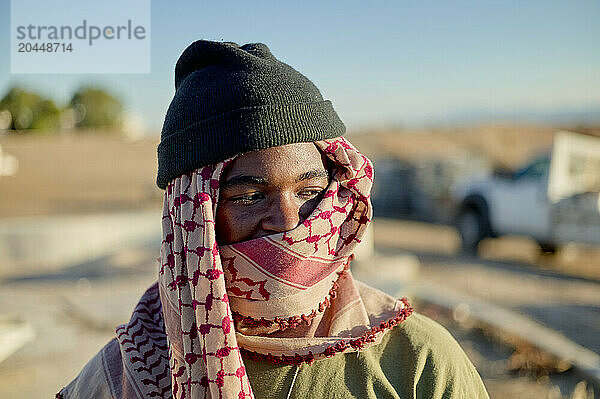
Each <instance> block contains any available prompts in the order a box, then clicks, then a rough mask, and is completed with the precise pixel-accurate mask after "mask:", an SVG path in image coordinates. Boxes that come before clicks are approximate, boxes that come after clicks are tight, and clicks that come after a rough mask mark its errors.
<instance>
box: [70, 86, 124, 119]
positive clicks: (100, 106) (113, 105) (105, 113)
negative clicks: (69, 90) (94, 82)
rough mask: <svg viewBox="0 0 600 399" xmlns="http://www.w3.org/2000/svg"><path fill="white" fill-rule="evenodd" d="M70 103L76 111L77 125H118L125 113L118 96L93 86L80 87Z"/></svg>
mask: <svg viewBox="0 0 600 399" xmlns="http://www.w3.org/2000/svg"><path fill="white" fill-rule="evenodd" d="M69 105H70V107H71V108H72V109H73V110H74V111H75V115H76V123H75V126H76V127H117V126H118V125H119V124H120V122H121V116H122V114H123V104H121V102H120V101H119V100H118V99H117V98H116V97H114V96H113V95H111V94H109V93H108V92H106V91H105V90H103V89H100V88H97V87H93V86H84V87H81V88H79V90H77V91H76V92H75V94H74V95H73V97H72V98H71V101H70V102H69Z"/></svg>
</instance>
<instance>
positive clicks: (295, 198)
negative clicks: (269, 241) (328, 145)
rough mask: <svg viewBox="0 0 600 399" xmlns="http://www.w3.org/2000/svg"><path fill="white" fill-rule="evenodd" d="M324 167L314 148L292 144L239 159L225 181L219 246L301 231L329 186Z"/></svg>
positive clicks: (219, 213)
mask: <svg viewBox="0 0 600 399" xmlns="http://www.w3.org/2000/svg"><path fill="white" fill-rule="evenodd" d="M326 165H327V163H326V159H325V157H324V156H323V155H322V154H321V153H320V152H319V150H318V149H317V147H316V146H315V145H314V144H313V143H295V144H288V145H284V146H280V147H273V148H268V149H266V150H260V151H254V152H250V153H247V154H243V155H240V156H238V157H237V158H235V159H234V160H233V162H231V163H230V164H229V165H228V166H227V168H226V169H225V171H224V174H223V177H222V179H221V186H220V195H219V203H218V205H217V216H216V225H215V228H216V233H217V242H218V243H219V244H221V245H226V244H233V243H236V242H241V241H247V240H250V239H253V238H258V237H263V236H267V235H270V234H275V233H280V232H284V231H288V230H292V229H293V228H295V227H296V226H298V225H299V224H300V223H302V222H303V221H304V220H305V219H306V218H307V217H308V215H310V214H311V212H312V211H313V210H314V209H315V207H316V206H317V204H318V203H319V201H320V200H321V198H322V195H323V193H324V191H325V189H326V188H327V186H328V185H329V173H328V170H327V167H326Z"/></svg>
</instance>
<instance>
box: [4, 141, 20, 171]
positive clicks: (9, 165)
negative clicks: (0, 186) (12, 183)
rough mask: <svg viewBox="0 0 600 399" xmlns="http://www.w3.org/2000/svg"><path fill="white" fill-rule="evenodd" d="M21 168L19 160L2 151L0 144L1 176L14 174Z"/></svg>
mask: <svg viewBox="0 0 600 399" xmlns="http://www.w3.org/2000/svg"><path fill="white" fill-rule="evenodd" d="M18 169H19V161H17V158H15V157H13V156H12V155H8V154H6V153H4V152H3V151H2V146H0V176H13V175H14V174H15V173H17V170H18Z"/></svg>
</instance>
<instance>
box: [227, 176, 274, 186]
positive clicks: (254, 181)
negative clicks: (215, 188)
mask: <svg viewBox="0 0 600 399" xmlns="http://www.w3.org/2000/svg"><path fill="white" fill-rule="evenodd" d="M268 184H269V182H268V181H267V179H265V178H264V177H258V176H250V175H240V176H235V177H232V178H231V179H227V180H226V181H225V182H224V183H223V185H222V187H221V188H229V187H233V186H249V185H258V186H266V185H268Z"/></svg>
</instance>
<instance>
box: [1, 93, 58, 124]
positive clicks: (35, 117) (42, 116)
mask: <svg viewBox="0 0 600 399" xmlns="http://www.w3.org/2000/svg"><path fill="white" fill-rule="evenodd" d="M6 111H8V112H9V113H10V114H7V113H6ZM0 112H2V113H3V120H4V125H5V126H3V127H5V128H6V129H9V130H22V129H44V130H45V129H56V128H58V127H59V126H60V114H61V111H60V109H59V108H58V107H57V106H56V104H54V101H52V100H50V99H48V98H44V97H42V96H40V95H39V94H36V93H33V92H29V91H27V90H25V89H23V88H20V87H12V88H11V89H10V90H9V91H8V93H7V94H6V95H4V97H2V99H1V100H0Z"/></svg>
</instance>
